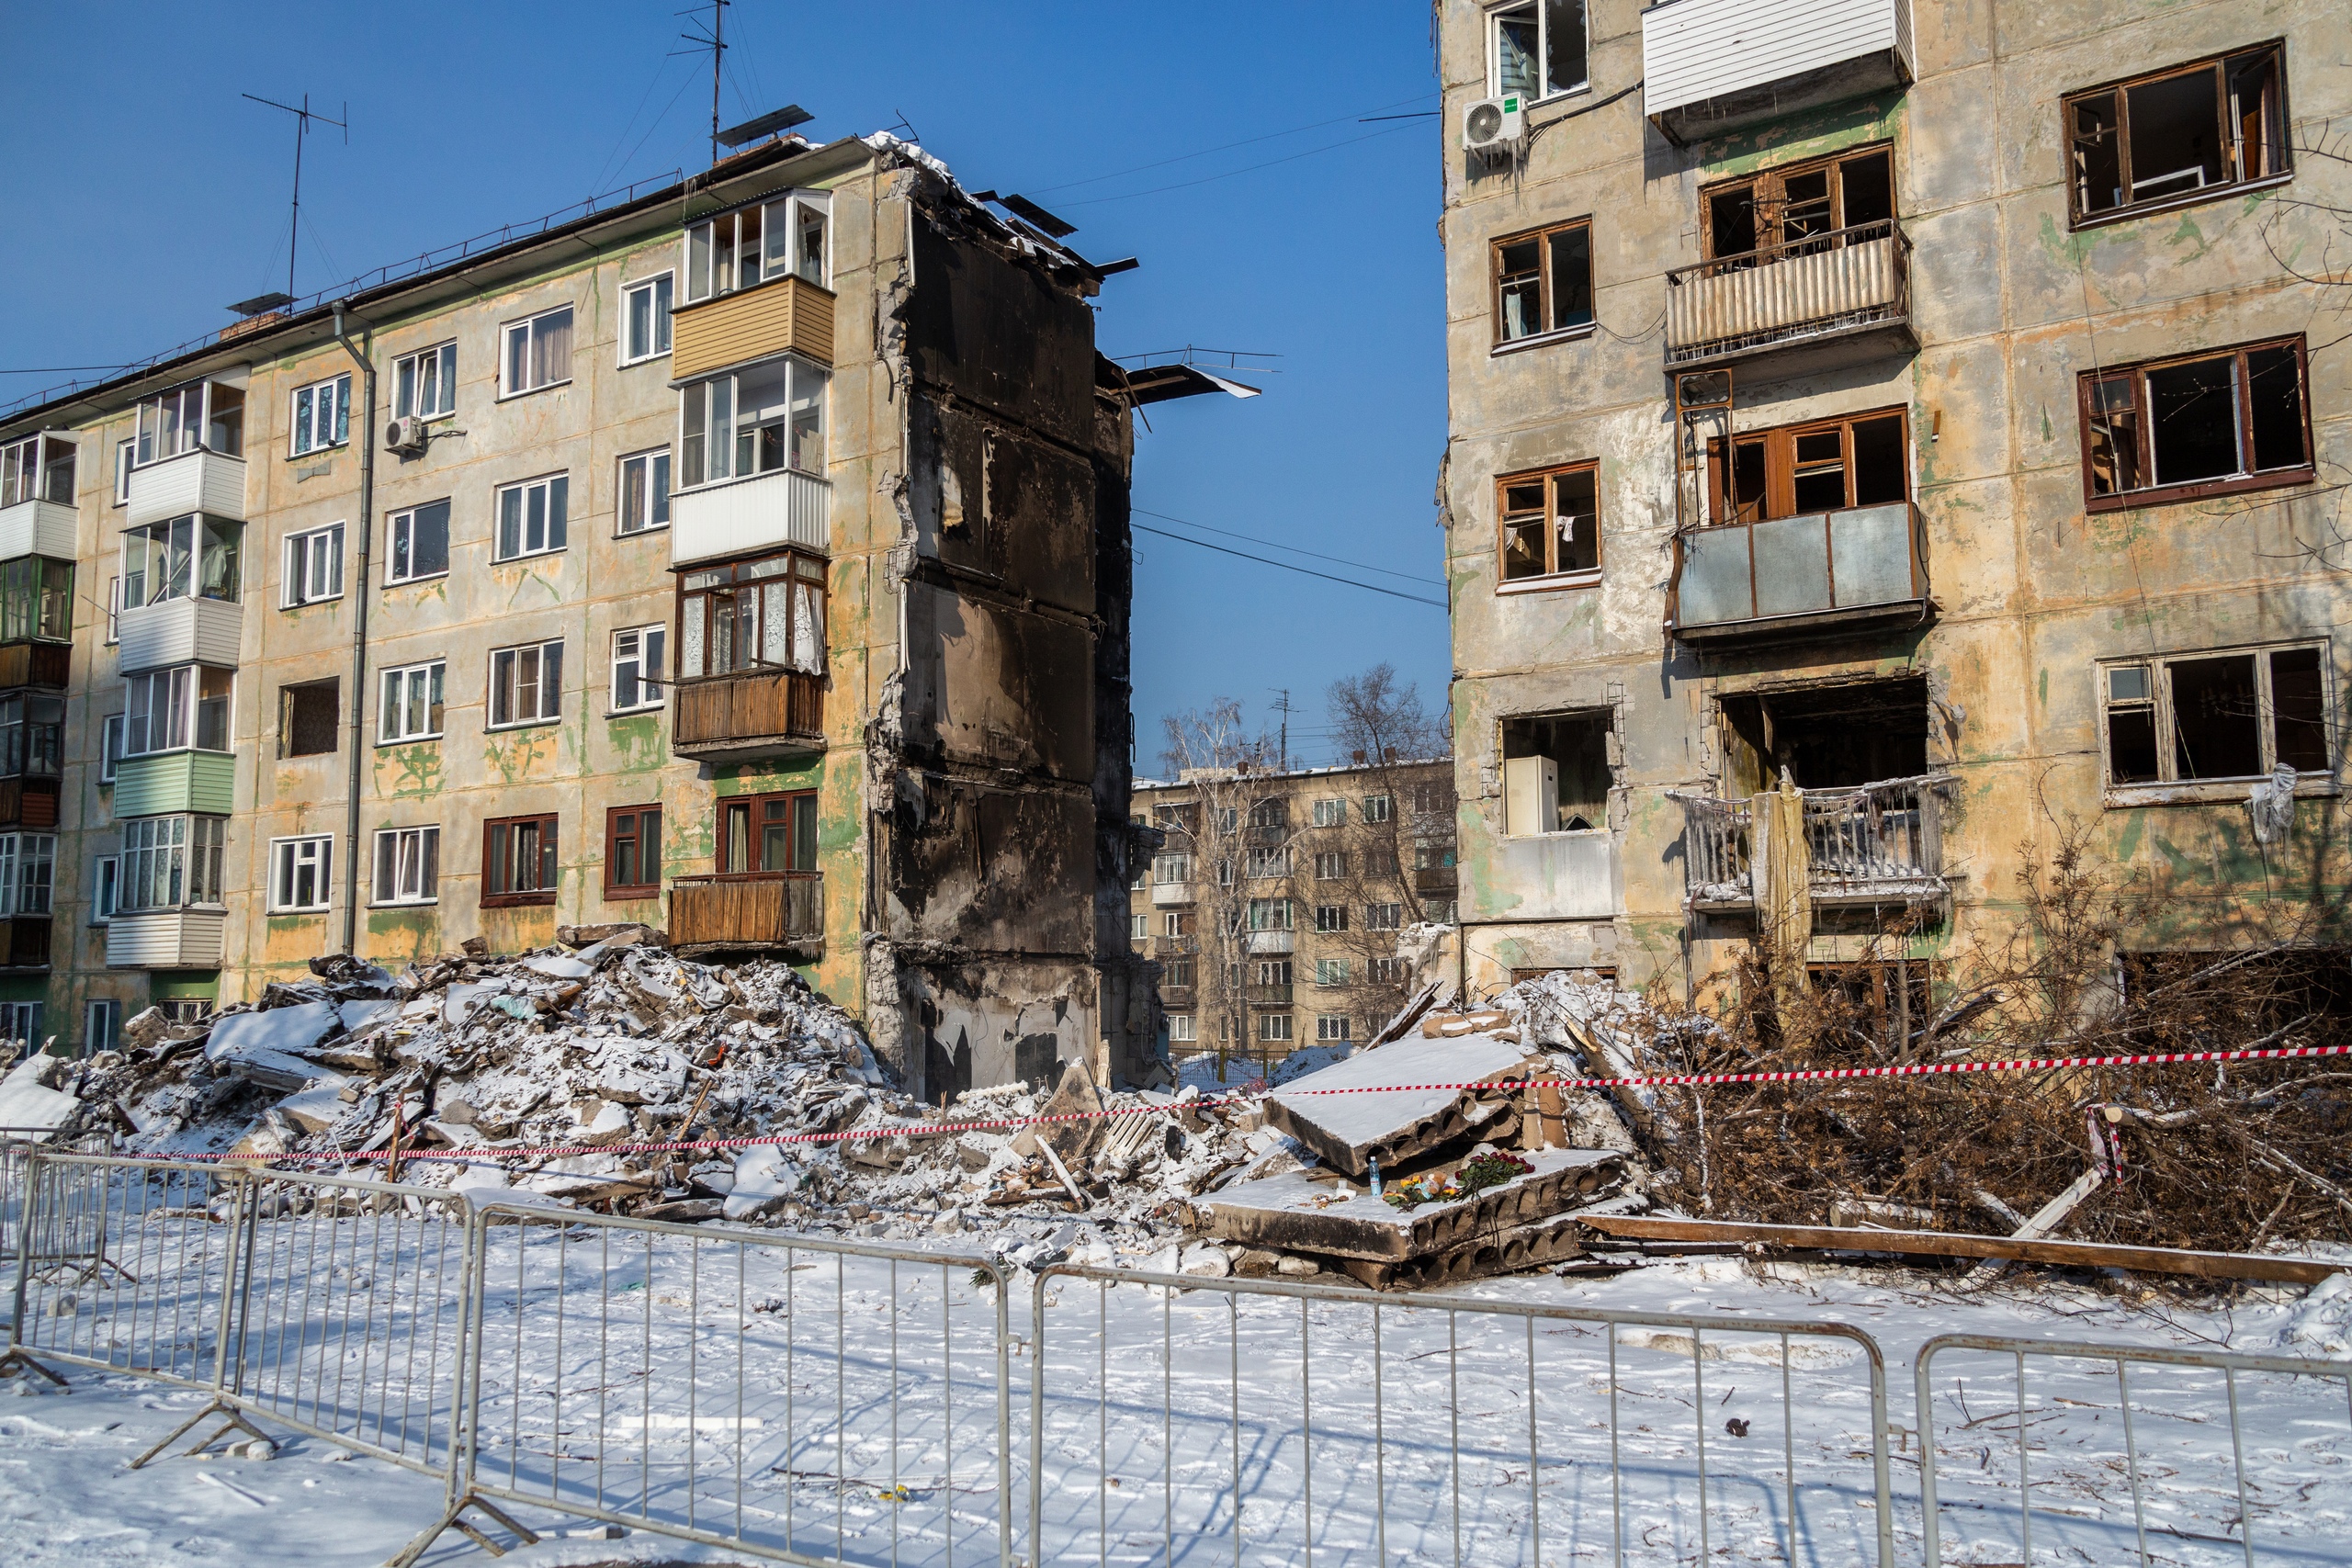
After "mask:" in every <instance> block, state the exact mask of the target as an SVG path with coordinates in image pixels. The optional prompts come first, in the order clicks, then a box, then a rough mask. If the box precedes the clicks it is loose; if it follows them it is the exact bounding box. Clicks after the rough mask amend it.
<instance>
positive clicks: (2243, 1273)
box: [1579, 1214, 2352, 1285]
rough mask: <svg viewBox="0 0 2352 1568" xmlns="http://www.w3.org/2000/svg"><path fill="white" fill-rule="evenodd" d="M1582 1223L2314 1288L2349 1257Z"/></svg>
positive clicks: (1628, 1230) (1737, 1223)
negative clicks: (2335, 1260)
mask: <svg viewBox="0 0 2352 1568" xmlns="http://www.w3.org/2000/svg"><path fill="white" fill-rule="evenodd" d="M1579 1218H1580V1219H1581V1221H1582V1223H1583V1224H1587V1225H1589V1226H1591V1227H1592V1228H1593V1229H1594V1230H1597V1231H1600V1233H1602V1234H1603V1235H1614V1236H1624V1237H1627V1238H1629V1239H1637V1240H1655V1241H1698V1242H1726V1241H1728V1242H1742V1243H1753V1244H1755V1245H1757V1246H1759V1247H1806V1248H1810V1249H1814V1250H1816V1251H1822V1252H1894V1253H1905V1254H1911V1255H1917V1256H1921V1257H1930V1258H2008V1259H2011V1260H2012V1261H2015V1262H2020V1263H2059V1264H2067V1265H2071V1266H2073V1267H2075V1268H2087V1269H2138V1270H2140V1271H2141V1272H2143V1273H2149V1274H2194V1275H2198V1276H2199V1277H2201V1278H2204V1279H2209V1280H2284V1281H2287V1282H2289V1283H2291V1284H2298V1285H2315V1284H2317V1283H2319V1282H2320V1281H2321V1280H2324V1279H2326V1278H2327V1277H2328V1276H2329V1275H2331V1274H2334V1273H2337V1272H2339V1271H2352V1262H2346V1263H2332V1262H2328V1261H2325V1260H2324V1259H2321V1258H2272V1257H2267V1256H2263V1255H2260V1254H2256V1253H2246V1252H2190V1251H2185V1250H2183V1249H2180V1248H2177V1247H2120V1246H2117V1245H2115V1244H2114V1243H2111V1242H2098V1241H2041V1240H2030V1239H2029V1240H2019V1239H2018V1238H2017V1237H2015V1236H2006V1235H1961V1234H1957V1233H1954V1232H1951V1231H1897V1230H1875V1229H1871V1228H1868V1227H1863V1226H1838V1225H1768V1224H1753V1223H1750V1222H1747V1221H1741V1220H1683V1219H1667V1218H1660V1217H1658V1216H1655V1215H1648V1214H1591V1215H1582V1216H1579Z"/></svg>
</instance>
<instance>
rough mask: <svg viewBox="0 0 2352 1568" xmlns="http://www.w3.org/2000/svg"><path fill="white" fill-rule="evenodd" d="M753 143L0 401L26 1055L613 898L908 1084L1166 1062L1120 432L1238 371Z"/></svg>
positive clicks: (16, 905)
mask: <svg viewBox="0 0 2352 1568" xmlns="http://www.w3.org/2000/svg"><path fill="white" fill-rule="evenodd" d="M798 118H802V119H805V118H807V117H806V116H805V115H801V116H799V117H798ZM776 120H784V121H786V122H787V123H789V122H790V121H791V115H790V114H789V113H787V114H786V115H783V116H778V117H771V121H770V122H769V123H768V124H765V125H763V124H762V123H761V122H754V124H753V125H752V127H747V128H745V130H747V131H750V132H753V133H754V134H751V135H748V136H745V137H740V138H738V139H737V140H738V141H739V143H748V144H744V145H741V146H740V150H739V151H737V152H734V153H733V154H732V155H730V156H729V157H727V158H725V159H723V160H722V161H720V162H719V163H718V164H716V165H715V166H714V167H713V168H711V169H710V170H709V171H708V172H707V173H706V174H702V175H695V176H692V177H690V178H688V179H686V180H685V181H684V182H683V183H677V184H671V185H668V186H664V187H663V188H660V189H656V190H651V191H634V190H633V191H632V192H631V193H629V194H628V196H626V197H621V198H619V199H616V200H614V201H611V202H609V203H605V204H603V205H595V204H590V206H589V207H588V208H587V209H585V210H582V209H572V210H571V211H570V212H568V213H565V214H559V215H557V216H556V217H555V218H552V219H550V220H547V221H546V222H544V223H534V224H530V225H524V226H519V227H518V228H516V229H510V230H507V231H501V232H500V233H497V234H492V235H490V236H487V237H485V238H483V239H481V240H477V241H474V242H470V243H467V244H465V245H461V246H457V247H452V248H451V249H449V250H447V251H443V252H438V253H433V254H428V255H427V256H425V257H423V258H420V260H419V262H418V263H416V264H413V265H409V266H406V267H401V268H395V269H391V271H390V273H388V274H382V275H378V276H377V277H376V278H375V279H373V280H368V279H363V280H361V282H360V283H359V284H356V285H352V286H347V287H346V288H345V290H343V291H340V292H339V294H338V296H337V297H335V298H332V299H330V298H326V297H321V298H319V299H314V300H311V301H307V302H297V301H294V300H291V299H287V298H286V297H284V296H270V297H266V298H264V299H257V300H251V301H247V302H246V303H245V304H244V305H243V306H242V307H238V310H240V311H241V314H242V319H241V320H240V321H237V322H236V323H235V324H234V325H232V326H231V327H230V328H228V329H227V330H225V331H222V332H220V333H217V334H213V335H210V336H208V337H206V338H204V339H202V340H199V341H198V342H197V343H196V344H191V345H187V346H185V347H183V348H181V349H178V350H175V351H172V352H170V353H168V354H165V355H161V356H159V357H157V358H156V359H154V360H153V361H151V362H149V363H147V364H144V365H142V366H141V367H137V368H136V369H134V370H132V371H130V373H127V374H124V375H120V376H118V377H115V378H110V379H107V380H106V381H104V382H102V383H100V384H97V385H95V386H84V387H77V388H73V389H67V390H64V391H62V392H60V393H55V394H50V395H45V396H43V397H41V398H37V399H33V400H28V402H27V403H26V404H24V405H20V406H18V407H17V408H15V409H13V410H10V411H8V412H6V414H5V415H0V453H5V461H6V475H7V479H6V487H7V488H6V493H5V495H0V552H5V555H6V558H5V561H0V599H5V606H6V615H5V620H6V626H5V628H0V682H5V683H6V690H5V692H0V742H4V743H5V748H6V756H5V759H0V761H5V762H6V767H7V771H8V773H9V774H10V775H11V776H10V777H8V778H7V780H6V784H5V787H0V807H5V809H6V811H8V812H9V813H11V815H10V817H9V820H8V823H7V824H6V825H5V829H6V830H5V831H0V881H5V883H6V904H7V908H8V911H9V922H8V924H7V926H6V930H7V931H8V933H9V941H10V943H11V946H10V951H9V953H8V957H7V967H6V972H5V974H0V992H5V996H6V998H7V1005H8V1007H9V1008H10V1010H11V1011H10V1012H9V1013H8V1014H7V1016H6V1019H5V1023H6V1032H8V1033H11V1034H13V1035H16V1036H18V1037H24V1038H31V1039H39V1038H40V1037H42V1036H45V1035H54V1036H56V1037H57V1038H58V1040H59V1042H60V1045H61V1048H77V1047H78V1048H82V1049H88V1048H93V1047H98V1046H104V1045H107V1044H110V1043H113V1041H114V1039H115V1032H116V1030H117V1029H118V1028H119V1024H120V1022H121V1021H122V1020H123V1019H125V1018H126V1017H128V1016H130V1014H133V1013H136V1012H138V1011H139V1010H141V1009H144V1008H146V1007H148V1006H149V1005H151V1004H164V1005H165V1006H166V1008H167V1010H176V1011H180V1012H185V1013H200V1012H202V1011H203V1010H206V1009H208V1008H209V1007H211V1006H213V1005H215V1004H217V1003H220V1002H225V1001H229V1000H235V999H245V998H253V997H254V996H256V995H257V994H258V993H259V992H260V991H261V990H262V988H263V987H265V986H266V984H267V983H268V982H270V981H271V980H273V979H277V978H283V977H288V976H300V975H302V974H304V973H306V967H305V966H306V964H307V962H308V961H309V960H310V959H311V957H313V956H315V955H318V954H321V953H332V952H335V951H337V950H344V951H349V952H353V953H356V954H357V955H358V956H360V957H362V958H365V959H368V960H372V961H374V962H377V963H379V964H387V965H390V966H393V967H398V966H399V965H401V964H404V963H406V962H408V961H410V960H413V959H423V958H428V957H430V956H432V955H435V954H438V953H447V952H455V951H458V950H459V949H460V948H465V949H467V950H469V951H487V952H491V953H515V952H521V951H525V950H527V949H530V948H532V947H535V946H538V945H541V944H544V943H547V942H552V941H554V940H555V939H556V933H557V931H558V930H559V929H560V928H562V927H572V926H596V925H603V924H608V923H616V922H635V923H641V924H645V925H649V926H653V927H657V928H660V929H662V930H665V931H667V932H668V933H669V936H670V938H671V940H672V942H673V943H674V944H675V945H677V946H678V947H680V948H681V949H682V950H684V951H688V952H693V953H748V952H761V953H773V954H782V955H786V956H787V957H789V958H790V959H791V960H792V961H794V962H795V963H796V964H800V965H802V966H803V969H804V972H805V973H806V974H808V975H809V977H810V978H811V979H812V980H813V981H814V982H815V984H816V985H817V986H818V987H819V988H820V989H821V990H823V991H824V992H825V993H826V994H827V995H829V996H831V998H834V999H835V1000H837V1001H839V1002H841V1003H842V1004H843V1005H845V1006H847V1007H849V1008H850V1009H851V1010H853V1011H854V1012H855V1013H857V1014H858V1015H859V1016H860V1017H862V1019H863V1020H864V1021H865V1024H866V1026H867V1027H868V1029H869V1030H870V1032H872V1034H873V1037H874V1039H875V1042H876V1046H877V1047H878V1048H879V1049H880V1050H881V1051H882V1052H883V1053H884V1054H885V1055H887V1056H888V1058H890V1059H891V1060H892V1061H893V1062H894V1064H895V1065H896V1066H897V1067H898V1069H899V1072H900V1074H901V1075H902V1077H903V1078H904V1079H905V1081H906V1082H907V1084H908V1086H909V1087H910V1089H911V1090H913V1091H914V1092H918V1093H920V1094H922V1095H923V1096H924V1097H925V1098H929V1099H934V1100H935V1099H937V1098H939V1097H940V1096H941V1095H943V1094H945V1093H949V1092H952V1091H954V1090H956V1089H960V1088H964V1087H969V1086H972V1085H978V1084H986V1083H992V1082H998V1081H1001V1080H1004V1079H1006V1078H1009V1077H1012V1076H1013V1074H1014V1073H1015V1071H1016V1070H1021V1071H1030V1072H1045V1071H1049V1070H1051V1069H1052V1067H1053V1066H1054V1065H1055V1064H1056V1063H1066V1062H1070V1061H1079V1060H1083V1061H1086V1062H1087V1063H1089V1064H1090V1066H1091V1067H1092V1068H1093V1069H1094V1070H1095V1071H1096V1073H1097V1074H1098V1076H1099V1077H1133V1076H1136V1075H1140V1074H1146V1073H1148V1072H1149V1071H1150V1070H1151V1064H1152V1063H1153V1062H1154V1061H1155V1060H1156V1039H1155V1029H1154V1026H1153V1022H1152V1019H1151V1014H1150V1008H1151V1001H1150V995H1149V986H1148V979H1147V978H1146V977H1145V973H1144V971H1143V969H1142V966H1141V964H1140V963H1139V962H1138V961H1137V960H1136V959H1135V958H1134V957H1133V956H1132V955H1131V954H1130V953H1129V951H1128V944H1127V942H1126V940H1125V938H1126V886H1127V881H1128V875H1127V869H1126V867H1127V861H1128V857H1129V854H1130V853H1131V848H1130V843H1129V834H1128V820H1127V818H1128V807H1127V793H1128V780H1129V766H1128V755H1129V735H1128V729H1127V708H1128V699H1127V691H1128V669H1127V662H1128V643H1127V637H1128V630H1127V626H1128V604H1129V593H1130V579H1129V570H1130V569H1129V556H1128V535H1127V525H1128V524H1127V487H1128V476H1129V469H1130V459H1131V456H1132V450H1133V436H1132V431H1131V418H1132V410H1133V408H1134V406H1135V405H1136V403H1137V402H1141V401H1149V400H1155V399H1159V398H1165V397H1174V396H1182V395H1186V394H1188V393H1190V392H1193V391H1199V390H1208V389H1211V384H1210V383H1208V382H1207V381H1205V380H1204V379H1203V378H1199V377H1197V376H1194V375H1193V374H1192V373H1190V372H1188V371H1185V370H1184V369H1183V368H1182V367H1173V368H1171V369H1169V370H1166V371H1160V372H1155V373H1150V374H1149V375H1148V377H1145V376H1138V377H1137V378H1129V377H1128V376H1127V375H1126V374H1125V373H1124V372H1122V371H1121V370H1120V369H1119V367H1117V366H1115V365H1114V364H1113V363H1112V362H1111V361H1109V360H1108V359H1106V358H1104V357H1103V355H1100V354H1099V353H1097V352H1096V349H1095V346H1094V312H1093V308H1092V304H1091V301H1092V300H1093V299H1094V298H1095V296H1096V295H1097V293H1098V290H1099V287H1100V285H1101V283H1102V281H1103V277H1104V276H1105V274H1106V273H1108V272H1114V271H1117V270H1121V268H1122V266H1123V265H1133V264H1132V263H1127V264H1112V265H1108V266H1104V267H1097V266H1095V265H1092V264H1091V263H1089V262H1088V261H1086V260H1085V259H1084V258H1083V257H1081V256H1080V254H1078V253H1077V252H1075V251H1073V250H1071V249H1070V248H1069V246H1068V245H1067V244H1065V243H1062V239H1061V236H1066V235H1067V234H1068V233H1069V232H1070V230H1069V227H1068V226H1067V225H1065V224H1062V223H1060V222H1059V221H1058V220H1055V219H1054V218H1053V217H1052V216H1051V215H1050V214H1048V213H1045V212H1044V211H1042V209H1036V208H1035V207H1034V206H1032V205H1031V204H1028V203H1026V202H1023V200H1022V199H1021V198H1020V197H1006V198H1004V200H1003V201H1001V202H999V201H996V200H995V199H994V197H993V193H983V194H982V195H980V196H978V197H975V196H973V195H971V194H969V193H967V192H966V191H965V190H963V189H962V188H961V187H960V186H958V185H957V184H956V181H955V180H954V179H953V178H952V177H951V176H950V175H948V173H947V171H946V170H945V169H944V168H943V167H942V166H941V165H940V164H938V163H937V161H936V160H934V159H932V158H930V157H928V156H927V155H925V154H924V153H922V152H921V151H920V150H919V149H916V148H913V147H911V146H910V145H908V144H905V143H902V142H899V141H895V140H894V139H892V138H889V137H888V136H877V137H871V138H863V139H861V138H845V139H842V140H839V141H832V142H831V143H829V144H825V145H818V144H815V143H812V142H811V141H808V140H807V139H805V138H803V137H801V136H799V135H797V134H796V133H791V132H789V131H788V130H787V131H786V132H785V133H782V134H769V132H770V131H772V130H773V129H774V122H775V121H776ZM518 236H519V237H518ZM35 927H38V928H39V929H38V930H37V931H36V930H34V928H35Z"/></svg>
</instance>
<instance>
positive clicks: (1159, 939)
mask: <svg viewBox="0 0 2352 1568" xmlns="http://www.w3.org/2000/svg"><path fill="white" fill-rule="evenodd" d="M1200 950H1201V939H1200V938H1199V937H1197V936H1156V937H1153V938H1152V939H1151V955H1152V956H1153V957H1154V958H1187V957H1190V956H1191V955H1193V953H1198V952H1200Z"/></svg>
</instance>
